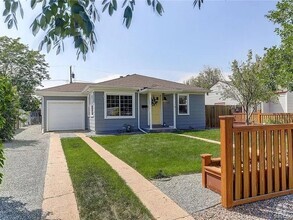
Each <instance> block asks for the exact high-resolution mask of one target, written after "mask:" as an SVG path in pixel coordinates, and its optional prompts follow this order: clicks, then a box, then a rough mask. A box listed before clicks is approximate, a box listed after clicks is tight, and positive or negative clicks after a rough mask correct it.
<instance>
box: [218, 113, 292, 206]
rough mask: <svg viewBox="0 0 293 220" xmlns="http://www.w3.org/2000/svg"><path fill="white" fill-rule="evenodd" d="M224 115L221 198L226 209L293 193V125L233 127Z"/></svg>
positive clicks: (221, 120)
mask: <svg viewBox="0 0 293 220" xmlns="http://www.w3.org/2000/svg"><path fill="white" fill-rule="evenodd" d="M233 121H234V116H221V117H220V126H221V195H222V205H223V206H224V207H226V208H229V207H232V206H236V205H240V204H244V203H249V202H254V201H258V200H263V199H268V198H273V197H276V196H281V195H287V194H291V193H293V138H292V137H293V124H282V125H249V126H234V127H233Z"/></svg>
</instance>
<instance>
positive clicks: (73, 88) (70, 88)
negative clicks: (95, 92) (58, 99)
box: [39, 82, 95, 92]
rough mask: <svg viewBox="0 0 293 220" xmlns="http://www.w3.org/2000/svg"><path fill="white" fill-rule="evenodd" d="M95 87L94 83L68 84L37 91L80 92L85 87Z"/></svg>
mask: <svg viewBox="0 0 293 220" xmlns="http://www.w3.org/2000/svg"><path fill="white" fill-rule="evenodd" d="M89 85H95V83H78V82H74V83H68V84H64V85H61V86H54V87H50V88H46V89H41V90H39V91H42V92H43V91H44V92H82V91H83V90H84V89H85V88H86V87H87V86H89Z"/></svg>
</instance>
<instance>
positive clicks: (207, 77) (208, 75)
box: [184, 66, 223, 89]
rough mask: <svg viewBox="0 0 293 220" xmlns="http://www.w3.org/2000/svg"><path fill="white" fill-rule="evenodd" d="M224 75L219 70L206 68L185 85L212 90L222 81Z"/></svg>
mask: <svg viewBox="0 0 293 220" xmlns="http://www.w3.org/2000/svg"><path fill="white" fill-rule="evenodd" d="M222 78H223V77H222V73H221V70H220V69H219V68H212V67H209V66H207V67H204V69H203V70H202V71H200V72H199V74H198V75H197V76H192V77H191V78H190V79H188V80H186V81H185V82H184V83H185V84H187V85H193V86H198V87H201V88H205V89H210V88H211V87H212V86H213V85H215V84H216V83H217V82H218V81H220V80H222Z"/></svg>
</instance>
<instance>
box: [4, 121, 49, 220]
mask: <svg viewBox="0 0 293 220" xmlns="http://www.w3.org/2000/svg"><path fill="white" fill-rule="evenodd" d="M48 149H49V135H48V134H42V133H41V126H39V125H33V126H29V127H26V128H21V129H19V130H17V134H16V135H15V136H14V140H13V141H10V142H5V143H4V156H5V158H6V160H5V164H4V170H3V172H4V179H3V183H2V184H1V185H0V219H1V220H20V219H21V220H39V219H41V215H42V209H41V208H42V202H43V190H44V181H45V173H46V167H47V158H48Z"/></svg>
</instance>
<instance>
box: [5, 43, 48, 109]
mask: <svg viewBox="0 0 293 220" xmlns="http://www.w3.org/2000/svg"><path fill="white" fill-rule="evenodd" d="M47 68H48V64H47V63H46V61H45V57H44V55H42V54H40V53H39V52H38V51H33V50H30V49H29V48H28V47H27V46H26V45H24V44H22V43H20V42H19V39H11V38H8V37H0V76H6V77H8V78H10V79H11V82H12V84H13V85H14V86H16V87H17V91H18V94H19V97H20V107H21V109H23V110H25V111H34V110H36V109H38V108H39V105H40V101H39V99H38V98H37V97H36V96H35V95H34V92H35V89H36V87H37V86H40V85H41V83H42V81H43V80H44V79H48V78H49V75H48V70H47Z"/></svg>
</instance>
